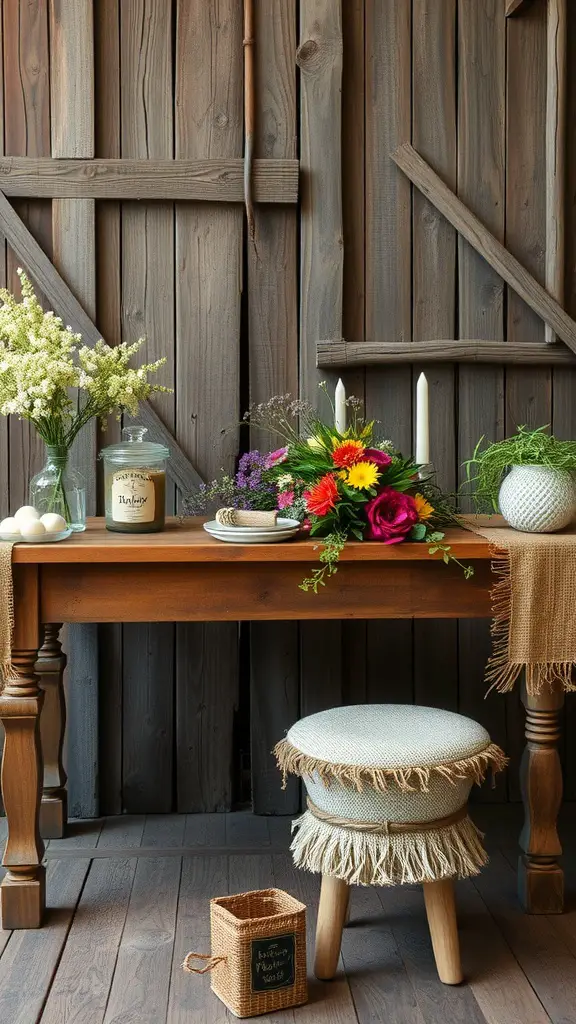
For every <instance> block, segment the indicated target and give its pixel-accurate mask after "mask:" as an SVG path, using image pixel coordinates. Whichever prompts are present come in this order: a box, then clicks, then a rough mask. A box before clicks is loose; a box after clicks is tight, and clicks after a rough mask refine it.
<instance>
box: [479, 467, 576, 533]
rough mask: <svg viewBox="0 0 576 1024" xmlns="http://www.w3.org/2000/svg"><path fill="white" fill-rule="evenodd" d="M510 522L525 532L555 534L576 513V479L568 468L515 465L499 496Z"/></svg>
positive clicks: (504, 512) (503, 513)
mask: <svg viewBox="0 0 576 1024" xmlns="http://www.w3.org/2000/svg"><path fill="white" fill-rule="evenodd" d="M498 501H499V504H500V511H501V513H502V515H503V516H504V518H505V520H506V522H507V523H509V525H510V526H512V527H513V528H514V529H515V530H522V531H523V532H524V533H554V531H555V530H562V529H564V527H565V526H568V524H569V523H570V522H571V521H572V519H573V518H574V516H575V514H576V482H575V480H574V476H573V474H572V473H571V472H569V471H568V470H566V469H550V468H549V467H548V466H512V469H511V470H510V472H509V473H508V476H507V477H505V479H504V480H503V482H502V486H501V488H500V494H499V496H498Z"/></svg>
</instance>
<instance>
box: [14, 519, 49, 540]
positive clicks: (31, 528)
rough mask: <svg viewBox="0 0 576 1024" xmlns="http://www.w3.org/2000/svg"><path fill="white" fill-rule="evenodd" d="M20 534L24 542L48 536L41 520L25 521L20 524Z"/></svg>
mask: <svg viewBox="0 0 576 1024" xmlns="http://www.w3.org/2000/svg"><path fill="white" fill-rule="evenodd" d="M20 533H21V534H22V539H23V540H38V537H45V536H46V527H45V526H44V523H41V522H40V520H39V519H25V520H24V522H23V523H21V524H20Z"/></svg>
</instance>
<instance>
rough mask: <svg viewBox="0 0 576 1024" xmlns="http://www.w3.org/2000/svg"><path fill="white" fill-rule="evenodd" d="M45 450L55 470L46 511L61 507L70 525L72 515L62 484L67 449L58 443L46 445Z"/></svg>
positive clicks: (66, 461)
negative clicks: (54, 479)
mask: <svg viewBox="0 0 576 1024" xmlns="http://www.w3.org/2000/svg"><path fill="white" fill-rule="evenodd" d="M46 450H47V454H48V458H49V460H50V461H51V462H52V464H53V466H54V467H55V468H56V470H57V476H56V483H55V484H54V490H53V491H52V497H51V498H50V501H49V502H48V511H49V512H55V511H60V509H61V514H63V516H64V519H65V520H66V524H67V525H68V526H70V525H71V523H72V516H71V514H70V506H69V504H68V497H67V495H66V488H65V486H64V473H65V472H66V466H67V464H68V449H67V448H65V447H61V446H60V445H47V448H46Z"/></svg>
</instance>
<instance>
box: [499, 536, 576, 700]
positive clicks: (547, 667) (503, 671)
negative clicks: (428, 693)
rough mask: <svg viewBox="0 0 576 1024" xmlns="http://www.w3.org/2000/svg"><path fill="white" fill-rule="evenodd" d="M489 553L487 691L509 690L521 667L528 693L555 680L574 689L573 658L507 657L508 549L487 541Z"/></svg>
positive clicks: (540, 688)
mask: <svg viewBox="0 0 576 1024" xmlns="http://www.w3.org/2000/svg"><path fill="white" fill-rule="evenodd" d="M490 549H491V553H492V563H491V564H492V572H493V573H494V576H495V577H496V583H494V585H493V587H492V590H491V591H490V598H491V601H492V624H491V627H490V634H491V637H492V653H491V655H490V657H489V659H488V664H487V666H486V682H487V683H488V684H489V689H488V693H490V691H491V690H498V692H499V693H510V691H511V690H513V689H514V684H515V682H516V680H517V679H518V677H519V676H520V675H521V673H522V671H524V673H525V676H524V679H525V683H526V690H527V692H528V693H529V694H531V695H532V694H537V693H540V692H541V690H542V689H544V687H546V686H548V687H552V686H553V685H554V684H555V683H560V685H561V686H562V687H563V688H564V689H565V690H566V691H573V690H576V684H575V683H574V682H573V679H572V670H573V669H574V668H575V667H576V663H574V662H572V661H557V662H533V663H532V664H529V663H526V662H523V661H510V658H509V650H510V619H511V616H512V579H511V575H510V557H509V554H508V552H507V551H503V550H502V549H501V548H497V547H496V546H495V545H493V544H491V545H490Z"/></svg>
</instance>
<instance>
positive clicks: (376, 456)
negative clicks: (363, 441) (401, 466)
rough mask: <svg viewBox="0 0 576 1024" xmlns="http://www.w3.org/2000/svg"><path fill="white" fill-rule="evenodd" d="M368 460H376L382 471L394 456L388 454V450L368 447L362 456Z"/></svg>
mask: <svg viewBox="0 0 576 1024" xmlns="http://www.w3.org/2000/svg"><path fill="white" fill-rule="evenodd" d="M362 458H363V459H366V461H367V462H374V463H375V464H376V465H377V466H378V469H379V470H380V472H382V470H383V469H386V468H387V467H388V466H389V465H390V463H391V462H392V456H391V455H388V452H382V451H380V449H379V448H367V449H366V451H365V452H364V455H363V456H362Z"/></svg>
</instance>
